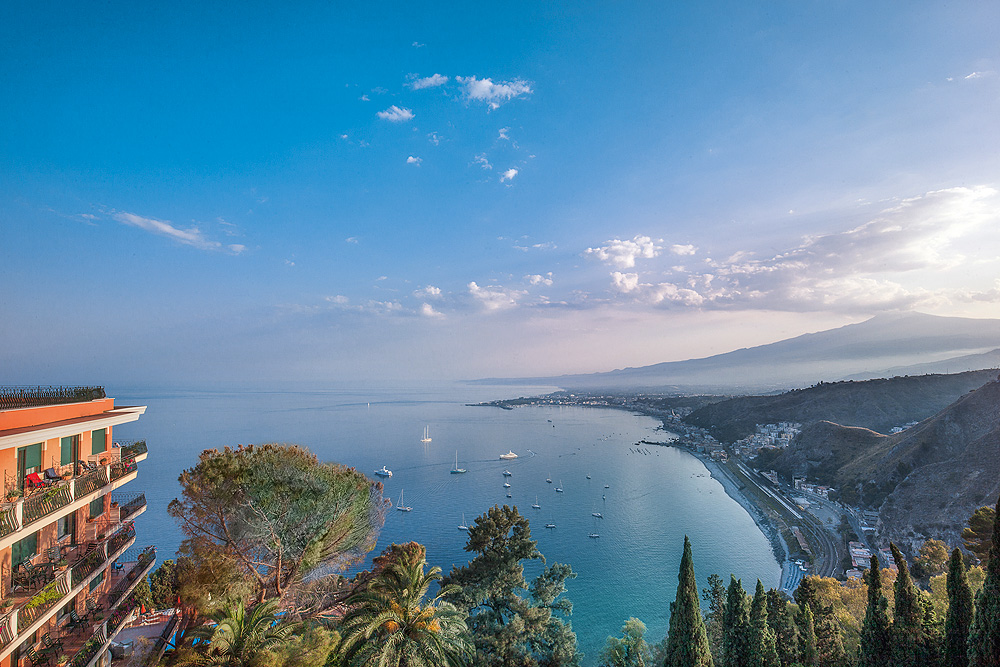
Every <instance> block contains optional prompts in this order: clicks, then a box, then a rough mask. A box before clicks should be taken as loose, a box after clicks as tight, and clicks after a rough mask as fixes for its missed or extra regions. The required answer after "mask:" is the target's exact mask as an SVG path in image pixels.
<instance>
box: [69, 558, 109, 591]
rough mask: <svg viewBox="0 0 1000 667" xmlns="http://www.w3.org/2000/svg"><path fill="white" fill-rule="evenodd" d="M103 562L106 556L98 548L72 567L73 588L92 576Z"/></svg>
mask: <svg viewBox="0 0 1000 667" xmlns="http://www.w3.org/2000/svg"><path fill="white" fill-rule="evenodd" d="M105 560H107V556H106V555H105V554H104V551H103V550H102V549H100V548H97V549H95V550H93V551H91V552H90V553H89V554H87V555H86V556H84V557H83V560H81V561H80V562H79V563H77V564H76V565H74V566H73V577H72V581H73V588H76V587H77V586H79V585H80V584H82V583H83V582H84V580H86V578H87V577H89V576H90V575H91V574H93V573H94V572H95V571H96V570H97V568H99V567H100V566H101V565H102V564H103V563H104V561H105Z"/></svg>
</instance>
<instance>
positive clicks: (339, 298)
mask: <svg viewBox="0 0 1000 667" xmlns="http://www.w3.org/2000/svg"><path fill="white" fill-rule="evenodd" d="M325 300H326V301H329V302H330V303H336V304H338V305H341V306H342V305H344V304H346V303H348V302H349V301H350V299H348V298H347V297H346V296H344V295H343V294H337V295H335V296H328V297H325Z"/></svg>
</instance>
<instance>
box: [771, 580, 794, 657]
mask: <svg viewBox="0 0 1000 667" xmlns="http://www.w3.org/2000/svg"><path fill="white" fill-rule="evenodd" d="M767 624H768V625H770V626H771V630H772V631H773V632H774V638H775V643H776V644H777V647H778V661H779V662H780V663H781V667H789V665H792V664H794V663H796V662H798V661H799V651H798V638H797V637H796V630H795V623H794V622H793V621H792V615H791V612H789V610H788V602H787V601H786V600H785V598H784V596H783V595H782V594H781V593H779V592H778V591H776V590H774V589H773V588H771V589H769V590H768V591H767Z"/></svg>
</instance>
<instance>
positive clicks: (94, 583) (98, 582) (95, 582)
mask: <svg viewBox="0 0 1000 667" xmlns="http://www.w3.org/2000/svg"><path fill="white" fill-rule="evenodd" d="M104 572H105V570H101V573H100V574H98V575H97V576H96V577H94V579H93V580H92V581H91V582H90V592H91V593H93V592H94V589H95V588H97V587H98V586H100V585H101V582H103V581H104Z"/></svg>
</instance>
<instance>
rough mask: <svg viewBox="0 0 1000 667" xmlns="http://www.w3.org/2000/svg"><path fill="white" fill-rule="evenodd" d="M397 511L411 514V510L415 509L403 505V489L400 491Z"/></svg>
mask: <svg viewBox="0 0 1000 667" xmlns="http://www.w3.org/2000/svg"><path fill="white" fill-rule="evenodd" d="M396 509H397V510H399V511H400V512H409V511H410V510H412V509H413V508H412V507H407V506H406V505H404V504H403V490H402V489H400V490H399V502H398V503H396Z"/></svg>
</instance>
